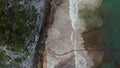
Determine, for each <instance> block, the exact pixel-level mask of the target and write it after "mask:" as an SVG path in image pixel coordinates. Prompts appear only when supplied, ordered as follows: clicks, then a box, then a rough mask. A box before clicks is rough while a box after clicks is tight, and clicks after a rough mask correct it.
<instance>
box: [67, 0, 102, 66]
mask: <svg viewBox="0 0 120 68" xmlns="http://www.w3.org/2000/svg"><path fill="white" fill-rule="evenodd" d="M69 3H70V10H69V14H70V19H71V21H72V23H71V24H72V27H73V29H74V31H73V33H72V35H71V40H72V42H73V46H74V50H75V51H74V55H75V66H76V68H91V67H92V66H93V62H91V63H88V62H87V61H90V60H86V58H85V57H84V56H83V55H82V54H81V53H80V52H78V51H76V50H77V49H78V46H79V47H81V48H82V47H83V46H84V45H82V43H83V42H84V40H83V38H82V36H81V33H82V32H84V31H85V30H86V27H87V26H89V24H90V23H91V22H89V21H86V19H84V18H85V17H86V16H88V15H89V13H92V12H94V11H95V10H96V9H97V8H98V7H99V6H100V5H101V3H102V0H70V2H69ZM91 16H92V15H91ZM94 18H95V17H93V18H90V19H91V21H92V20H93V21H92V24H96V23H94V22H95V21H94ZM88 19H89V18H88ZM77 41H78V42H77Z"/></svg>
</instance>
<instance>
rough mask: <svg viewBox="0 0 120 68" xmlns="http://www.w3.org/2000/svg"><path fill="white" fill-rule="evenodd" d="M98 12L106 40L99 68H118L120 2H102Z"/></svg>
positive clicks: (115, 0)
mask: <svg viewBox="0 0 120 68" xmlns="http://www.w3.org/2000/svg"><path fill="white" fill-rule="evenodd" d="M98 12H99V13H100V15H101V16H102V17H103V21H104V32H105V39H106V47H105V54H104V58H103V62H102V65H101V66H100V68H120V0H103V4H102V6H101V7H100V8H99V9H98Z"/></svg>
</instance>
